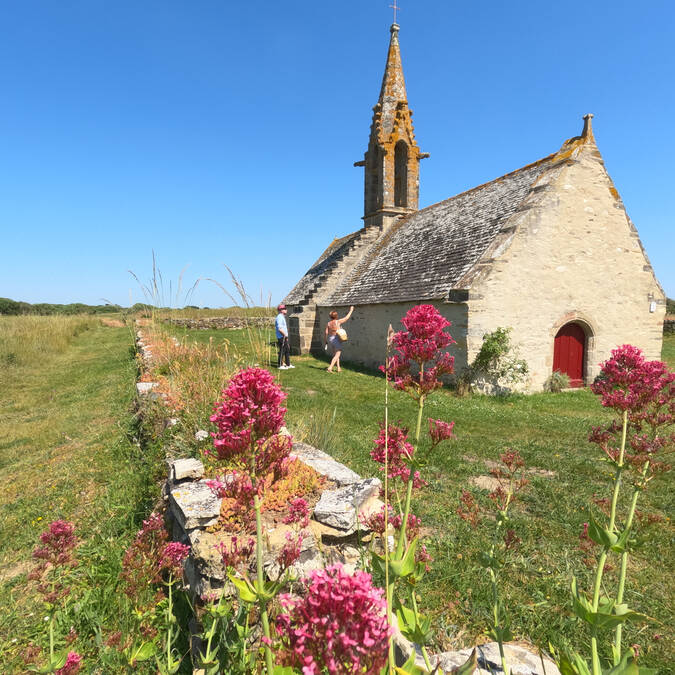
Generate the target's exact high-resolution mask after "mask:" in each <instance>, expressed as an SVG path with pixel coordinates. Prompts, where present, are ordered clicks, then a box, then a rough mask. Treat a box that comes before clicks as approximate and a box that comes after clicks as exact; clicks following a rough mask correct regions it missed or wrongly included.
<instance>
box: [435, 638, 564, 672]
mask: <svg viewBox="0 0 675 675" xmlns="http://www.w3.org/2000/svg"><path fill="white" fill-rule="evenodd" d="M471 651H472V650H471V648H467V649H462V650H460V651H456V652H444V653H443V654H439V655H438V656H432V657H431V659H430V660H431V663H432V665H434V666H436V665H440V667H441V668H442V669H443V670H446V671H451V670H452V669H453V668H456V667H457V666H461V665H462V664H464V663H466V660H467V659H468V658H469V655H470V654H471ZM476 651H477V656H478V667H477V668H476V670H474V675H499V673H502V672H503V671H502V666H501V657H500V656H499V645H498V644H497V643H496V642H488V643H486V644H483V645H478V646H477V647H476ZM504 654H505V656H506V660H507V663H508V666H509V671H510V672H511V673H512V674H513V675H560V671H559V670H558V667H557V666H556V665H555V663H553V661H551V659H549V658H547V657H545V656H544V657H543V659H544V668H545V670H544V668H542V657H540V656H539V654H538V653H536V652H534V651H532V650H530V649H527V648H525V647H523V646H522V645H518V644H509V643H507V644H505V645H504Z"/></svg>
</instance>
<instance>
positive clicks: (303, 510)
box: [283, 497, 309, 528]
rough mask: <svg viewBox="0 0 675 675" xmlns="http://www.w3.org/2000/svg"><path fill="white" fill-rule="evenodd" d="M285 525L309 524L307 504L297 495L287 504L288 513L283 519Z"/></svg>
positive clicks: (303, 525) (304, 525)
mask: <svg viewBox="0 0 675 675" xmlns="http://www.w3.org/2000/svg"><path fill="white" fill-rule="evenodd" d="M283 522H284V523H285V524H286V525H291V524H293V523H297V524H298V525H299V526H300V527H301V528H303V527H307V526H308V525H309V505H308V504H307V502H306V501H305V500H304V499H303V498H302V497H297V498H296V499H294V500H293V501H292V502H291V503H290V504H289V506H288V515H287V516H286V517H285V518H284V519H283Z"/></svg>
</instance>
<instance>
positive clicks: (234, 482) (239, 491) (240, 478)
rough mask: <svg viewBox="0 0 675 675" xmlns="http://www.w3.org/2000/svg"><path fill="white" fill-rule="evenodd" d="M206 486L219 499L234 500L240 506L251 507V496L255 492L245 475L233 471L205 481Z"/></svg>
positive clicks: (248, 477)
mask: <svg viewBox="0 0 675 675" xmlns="http://www.w3.org/2000/svg"><path fill="white" fill-rule="evenodd" d="M206 485H207V487H208V488H209V489H210V490H211V492H213V494H214V495H215V496H216V497H218V498H219V499H223V498H228V499H234V500H236V501H237V502H240V503H241V504H242V506H246V507H249V506H250V507H252V506H253V496H254V495H255V492H256V490H255V488H254V487H253V483H252V482H251V477H250V476H249V475H248V474H247V473H243V472H241V471H233V472H232V473H229V474H227V475H226V476H222V477H221V478H214V479H213V480H207V481H206Z"/></svg>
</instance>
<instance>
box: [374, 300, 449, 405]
mask: <svg viewBox="0 0 675 675" xmlns="http://www.w3.org/2000/svg"><path fill="white" fill-rule="evenodd" d="M401 323H402V324H403V325H404V326H405V328H406V329H407V330H405V331H399V332H398V333H395V334H394V336H393V337H392V344H393V346H394V347H395V348H396V350H397V352H398V353H396V354H394V355H393V356H392V357H391V358H390V359H389V361H388V363H387V365H386V367H383V368H382V370H384V371H385V373H386V375H387V377H389V378H391V379H392V380H393V383H394V387H395V388H396V389H400V390H402V391H407V392H408V393H410V394H412V395H413V396H416V397H420V396H425V395H426V394H428V393H430V392H431V391H433V390H434V389H436V388H438V387H440V386H441V382H440V380H439V378H440V377H441V376H442V375H445V374H449V373H452V372H453V370H454V358H453V357H452V356H450V355H449V354H448V353H447V352H442V351H441V350H442V349H444V348H445V347H448V346H449V345H451V344H454V342H455V341H454V340H453V339H452V337H451V336H450V335H449V334H448V333H446V332H445V328H447V327H448V326H450V325H451V324H450V322H449V321H447V320H446V319H444V318H443V317H442V316H441V315H440V314H439V312H438V310H436V308H435V307H434V306H433V305H417V306H416V307H413V308H412V309H410V310H409V311H408V313H407V314H406V315H405V316H404V317H403V318H402V319H401ZM413 363H415V364H416V369H417V373H416V374H413V372H412V364H413Z"/></svg>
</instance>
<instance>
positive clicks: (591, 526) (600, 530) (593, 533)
mask: <svg viewBox="0 0 675 675" xmlns="http://www.w3.org/2000/svg"><path fill="white" fill-rule="evenodd" d="M588 536H589V537H590V539H592V540H593V541H594V542H595V543H596V544H600V546H603V547H604V548H611V547H612V546H614V545H615V544H616V542H617V541H618V537H617V536H616V534H614V532H610V531H609V530H608V529H607V528H604V527H602V526H601V525H599V524H598V523H596V522H595V518H593V516H592V515H591V516H590V517H589V519H588Z"/></svg>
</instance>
